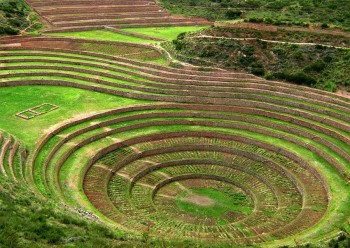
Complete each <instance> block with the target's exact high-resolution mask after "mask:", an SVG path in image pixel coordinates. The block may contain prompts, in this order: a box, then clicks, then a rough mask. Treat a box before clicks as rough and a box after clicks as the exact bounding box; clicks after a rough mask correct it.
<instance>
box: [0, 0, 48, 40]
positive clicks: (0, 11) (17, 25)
mask: <svg viewBox="0 0 350 248" xmlns="http://www.w3.org/2000/svg"><path fill="white" fill-rule="evenodd" d="M41 27H42V24H41V23H40V21H39V17H38V16H37V15H36V14H35V13H34V12H33V11H32V10H31V9H30V8H29V7H28V5H27V4H26V3H25V2H24V1H23V0H2V1H1V2H0V36H1V35H18V34H21V33H24V32H34V31H36V30H39V29H40V28H41Z"/></svg>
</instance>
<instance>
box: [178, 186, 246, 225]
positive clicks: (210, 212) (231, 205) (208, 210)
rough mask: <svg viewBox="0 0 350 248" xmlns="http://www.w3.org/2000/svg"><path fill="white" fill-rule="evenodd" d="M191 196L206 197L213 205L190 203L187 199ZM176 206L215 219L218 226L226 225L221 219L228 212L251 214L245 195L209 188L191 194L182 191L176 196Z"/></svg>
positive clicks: (193, 191)
mask: <svg viewBox="0 0 350 248" xmlns="http://www.w3.org/2000/svg"><path fill="white" fill-rule="evenodd" d="M191 195H195V196H201V197H207V198H208V199H209V200H211V201H213V203H212V204H208V206H206V205H204V206H203V205H200V204H196V203H193V202H190V201H188V198H189V197H191ZM176 204H177V206H178V207H179V209H181V210H183V211H186V212H189V213H193V214H196V215H202V216H207V217H215V219H216V221H217V223H218V224H225V223H226V224H227V221H226V220H225V219H224V218H223V214H225V213H227V212H229V211H234V212H238V213H243V214H251V213H252V207H251V206H249V205H251V201H250V199H249V198H247V196H246V195H245V194H242V193H230V192H223V191H219V190H217V189H213V188H210V187H209V188H196V189H192V190H191V193H189V192H187V191H183V193H182V194H180V195H178V196H177V198H176Z"/></svg>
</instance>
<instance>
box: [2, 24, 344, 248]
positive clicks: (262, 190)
mask: <svg viewBox="0 0 350 248" xmlns="http://www.w3.org/2000/svg"><path fill="white" fill-rule="evenodd" d="M201 28H202V27H157V28H128V29H125V31H128V32H133V33H138V34H142V35H148V36H154V37H158V38H164V39H168V40H172V39H175V38H176V37H177V36H178V34H180V33H183V32H190V31H198V30H199V29H201ZM56 36H63V37H67V40H65V41H64V42H66V43H65V44H66V45H65V47H64V46H62V47H60V48H59V47H55V48H54V49H53V48H51V47H50V46H49V44H50V42H57V41H54V40H52V39H54V37H56ZM69 37H71V38H84V39H91V40H94V39H98V40H103V41H110V42H114V41H121V42H133V43H137V44H138V45H141V46H135V47H133V48H131V47H127V46H123V45H120V47H119V46H118V45H117V43H110V44H109V43H108V44H107V43H103V44H98V43H96V44H95V43H89V42H86V41H77V40H76V39H74V41H73V39H72V40H70V39H69ZM40 39H41V40H34V41H30V42H29V43H30V44H29V45H28V44H26V41H17V42H23V43H24V44H26V45H25V46H27V47H25V46H23V47H12V48H8V47H6V48H5V47H1V46H0V99H1V101H2V105H1V108H0V116H1V118H0V128H1V129H0V161H1V164H0V165H1V166H0V174H2V175H3V176H6V177H9V178H13V179H14V180H15V178H17V179H20V180H22V178H24V181H25V182H26V183H27V185H28V186H29V188H30V189H32V190H33V191H35V192H36V193H37V194H38V195H39V196H41V197H43V198H45V199H48V201H49V202H50V204H51V203H52V204H56V205H55V206H58V204H61V203H64V204H65V206H66V207H67V208H79V209H83V210H84V211H87V212H89V216H90V217H91V218H93V219H95V218H99V219H100V221H101V222H102V223H103V224H106V225H107V226H109V227H112V228H114V229H112V230H113V233H112V234H111V236H113V239H114V238H115V236H118V235H119V236H118V237H122V238H121V239H127V240H129V239H130V240H137V242H136V243H137V244H138V245H139V243H138V241H139V240H142V241H143V244H145V245H152V243H151V242H155V243H153V244H158V243H162V242H163V244H164V242H165V244H169V245H170V246H176V244H179V243H178V242H180V243H181V242H185V243H186V242H189V243H188V244H190V245H192V244H193V243H192V242H194V243H195V244H197V245H203V243H202V242H206V243H207V244H210V245H213V246H218V247H225V246H232V244H235V245H237V246H244V245H258V246H260V245H261V246H268V247H278V246H281V245H296V244H305V243H308V242H310V241H313V242H318V241H320V240H323V239H325V238H329V237H332V236H334V235H337V234H338V233H339V232H340V230H347V229H346V228H347V227H346V224H347V222H348V220H349V216H350V209H349V207H348V206H349V204H350V187H349V179H350V155H349V152H348V151H349V150H350V125H349V123H350V100H349V99H346V98H343V97H341V96H339V95H335V94H333V93H330V92H324V91H321V90H318V89H311V88H307V87H303V86H298V85H292V84H286V83H280V82H275V81H268V80H265V79H262V78H258V77H256V76H254V75H251V74H244V73H235V72H230V71H215V70H213V71H200V70H194V69H191V68H172V67H167V66H165V65H166V61H165V59H164V58H163V56H162V55H160V53H158V52H156V51H155V50H152V48H151V47H147V46H145V45H147V44H151V45H152V44H153V43H154V41H151V40H148V39H142V38H137V37H132V36H128V35H121V34H118V33H114V32H110V31H84V32H72V33H60V34H50V35H49V36H45V37H40ZM72 44H74V45H72ZM113 47H114V48H113ZM112 48H113V50H110V49H112ZM149 62H152V63H149ZM154 62H155V63H154ZM43 103H49V104H53V105H55V106H58V108H57V109H55V110H52V111H50V112H48V113H45V114H43V115H39V116H36V117H34V118H33V119H30V120H24V119H21V118H19V117H17V116H16V114H17V113H19V112H22V111H25V110H28V109H32V108H34V109H35V107H37V106H40V105H41V104H43ZM1 130H5V131H1ZM17 143H18V145H16V144H17ZM10 144H11V145H10ZM25 149H27V152H24V150H25ZM12 158H13V159H12ZM6 180H7V179H6ZM0 187H2V186H1V185H0ZM0 189H1V188H0ZM0 197H1V195H0ZM0 199H1V198H0ZM0 202H1V201H0ZM59 206H61V205H59ZM0 207H1V206H0ZM0 209H1V208H0ZM56 222H57V223H60V220H57V221H56ZM94 228H95V227H94ZM121 229H124V230H125V232H126V233H127V235H125V236H124V232H123V235H121V232H120V230H121ZM78 231H79V230H78ZM0 233H1V232H0ZM103 233H104V234H103V235H108V234H106V233H105V231H103ZM103 235H102V236H103ZM62 236H64V235H62ZM64 237H65V236H64ZM69 237H71V236H69ZM69 237H68V238H69ZM103 237H104V236H103ZM178 237H183V239H182V240H179V238H178ZM57 240H58V241H57V242H58V243H59V242H61V243H59V244H63V243H62V242H63V240H64V239H63V238H62V239H60V238H57ZM218 240H220V243H218V242H217V241H218ZM74 242H75V241H73V243H74ZM157 242H158V243H157ZM212 242H213V243H212ZM214 242H215V243H214ZM221 242H222V243H221ZM133 244H134V243H133ZM188 244H187V245H188ZM74 245H75V244H74Z"/></svg>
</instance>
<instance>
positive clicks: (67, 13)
mask: <svg viewBox="0 0 350 248" xmlns="http://www.w3.org/2000/svg"><path fill="white" fill-rule="evenodd" d="M26 2H27V3H28V4H29V5H30V6H31V7H33V8H34V10H35V11H36V12H37V13H38V14H39V15H40V16H41V18H42V19H43V20H45V23H46V22H47V23H46V26H47V28H48V30H51V31H52V30H54V31H78V30H91V29H103V28H104V27H105V26H114V27H127V26H140V25H141V26H180V25H208V24H210V23H209V22H208V21H206V20H205V19H202V18H185V17H181V16H174V15H171V14H170V13H169V12H168V11H167V10H165V9H164V8H162V7H161V6H160V5H158V4H157V2H156V1H155V0H147V1H145V0H133V1H125V0H114V1H110V0H100V1H95V0H75V1H66V0H64V1H58V0H48V1H44V0H26Z"/></svg>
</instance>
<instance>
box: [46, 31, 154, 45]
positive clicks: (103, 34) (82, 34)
mask: <svg viewBox="0 0 350 248" xmlns="http://www.w3.org/2000/svg"><path fill="white" fill-rule="evenodd" d="M46 35H49V36H63V37H74V38H84V39H93V40H104V41H119V42H130V43H154V42H155V41H154V40H147V39H143V38H138V37H134V36H129V35H124V34H119V33H115V32H112V31H107V30H90V31H78V32H63V33H48V34H46Z"/></svg>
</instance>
